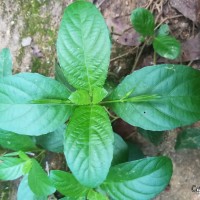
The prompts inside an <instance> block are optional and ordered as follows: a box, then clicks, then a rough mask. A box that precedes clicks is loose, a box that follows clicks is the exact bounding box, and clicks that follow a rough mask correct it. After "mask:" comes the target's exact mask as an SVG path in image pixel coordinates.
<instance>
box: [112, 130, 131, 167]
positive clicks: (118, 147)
mask: <svg viewBox="0 0 200 200" xmlns="http://www.w3.org/2000/svg"><path fill="white" fill-rule="evenodd" d="M127 161H128V145H127V144H126V142H124V140H123V139H122V138H121V137H120V136H119V135H118V134H116V133H115V134H114V152H113V160H112V165H117V164H119V163H123V162H127Z"/></svg>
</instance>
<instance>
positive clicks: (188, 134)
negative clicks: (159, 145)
mask: <svg viewBox="0 0 200 200" xmlns="http://www.w3.org/2000/svg"><path fill="white" fill-rule="evenodd" d="M184 148H185V149H199V148H200V128H188V129H185V130H183V131H182V132H181V133H179V135H178V137H177V139H176V146H175V149H184Z"/></svg>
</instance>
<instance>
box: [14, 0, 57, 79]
mask: <svg viewBox="0 0 200 200" xmlns="http://www.w3.org/2000/svg"><path fill="white" fill-rule="evenodd" d="M17 2H18V4H19V7H20V9H19V12H20V15H22V16H23V18H24V23H25V27H24V29H23V31H22V32H21V36H20V37H21V39H22V38H25V37H28V36H30V37H33V38H34V44H36V45H38V47H39V49H40V50H41V51H42V53H43V54H44V58H43V59H42V60H41V61H39V60H40V58H33V59H32V61H33V63H32V67H33V69H32V70H31V71H33V72H40V73H41V68H42V67H44V68H45V69H44V70H43V74H44V73H47V74H45V75H49V72H50V71H51V70H49V69H50V68H52V66H53V62H54V59H53V58H52V57H53V56H52V55H54V54H55V41H56V31H55V30H52V28H51V15H50V14H49V13H48V14H44V13H41V9H42V6H44V5H48V3H49V1H48V0H31V1H27V0H18V1H17ZM24 52H25V51H24V50H23V47H22V48H21V49H20V51H19V54H18V57H17V61H18V63H19V64H21V63H22V59H23V56H24ZM48 58H49V59H50V60H49V61H47V59H48ZM39 65H40V66H39ZM47 69H48V70H47Z"/></svg>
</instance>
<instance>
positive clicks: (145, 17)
mask: <svg viewBox="0 0 200 200" xmlns="http://www.w3.org/2000/svg"><path fill="white" fill-rule="evenodd" d="M131 22H132V24H133V27H134V29H135V30H136V31H137V32H138V33H140V34H141V35H143V36H153V35H154V28H155V22H154V16H153V14H152V13H151V12H150V11H148V10H146V9H144V8H137V9H135V10H134V11H133V12H132V14H131Z"/></svg>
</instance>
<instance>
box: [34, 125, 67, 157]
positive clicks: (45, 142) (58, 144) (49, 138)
mask: <svg viewBox="0 0 200 200" xmlns="http://www.w3.org/2000/svg"><path fill="white" fill-rule="evenodd" d="M65 131H66V125H64V124H63V125H62V126H60V127H59V128H58V129H56V130H55V131H54V132H51V133H47V134H45V135H40V136H38V137H36V141H37V145H40V146H42V148H44V149H47V150H49V151H52V152H61V153H63V150H64V144H63V143H64V134H65Z"/></svg>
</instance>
